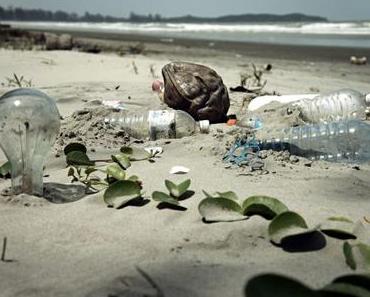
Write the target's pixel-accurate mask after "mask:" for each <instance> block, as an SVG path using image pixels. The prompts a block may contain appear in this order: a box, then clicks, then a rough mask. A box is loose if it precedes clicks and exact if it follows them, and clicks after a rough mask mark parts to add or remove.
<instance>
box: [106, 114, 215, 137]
mask: <svg viewBox="0 0 370 297" xmlns="http://www.w3.org/2000/svg"><path fill="white" fill-rule="evenodd" d="M105 123H106V124H109V125H112V126H114V127H118V128H120V129H122V130H125V131H126V132H127V133H128V134H129V135H131V136H132V137H135V138H139V139H143V138H150V140H156V139H159V138H182V137H185V136H190V135H193V134H195V133H196V132H198V131H199V132H201V133H208V131H209V121H208V120H204V121H199V122H196V121H195V120H194V119H193V117H192V116H191V115H189V114H188V113H186V112H184V111H181V110H150V111H144V112H140V111H138V112H135V111H121V112H118V113H114V114H111V115H110V116H109V117H106V118H105Z"/></svg>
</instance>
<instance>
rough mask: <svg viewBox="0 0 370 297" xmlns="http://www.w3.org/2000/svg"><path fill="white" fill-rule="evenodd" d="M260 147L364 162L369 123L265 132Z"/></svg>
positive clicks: (369, 154)
mask: <svg viewBox="0 0 370 297" xmlns="http://www.w3.org/2000/svg"><path fill="white" fill-rule="evenodd" d="M264 133H266V135H268V136H267V137H266V138H264V137H263V136H260V137H261V138H263V140H261V141H259V144H258V146H259V148H260V149H273V150H288V151H290V153H291V154H293V155H297V156H304V157H307V158H310V159H312V160H326V161H333V162H342V161H344V162H364V161H368V160H370V125H369V124H368V123H366V122H364V121H360V120H347V121H339V122H330V123H328V124H324V123H322V124H315V125H304V126H298V127H293V128H287V129H282V130H270V131H264Z"/></svg>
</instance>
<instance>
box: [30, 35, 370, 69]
mask: <svg viewBox="0 0 370 297" xmlns="http://www.w3.org/2000/svg"><path fill="white" fill-rule="evenodd" d="M26 30H29V31H33V32H48V33H57V34H70V35H71V36H73V37H74V38H89V39H96V40H100V41H107V42H108V41H114V42H117V41H119V42H139V43H145V44H146V43H149V44H153V45H161V46H166V47H175V46H182V47H184V48H196V49H211V50H216V51H219V52H228V53H233V54H241V55H247V56H249V57H256V58H257V57H258V58H269V59H277V60H294V61H311V62H332V63H336V62H348V61H349V59H350V57H351V56H358V57H362V56H366V57H370V48H350V47H333V46H311V45H284V44H270V43H253V42H235V41H219V40H213V39H207V40H206V39H189V38H172V37H168V36H148V35H143V34H125V33H107V32H92V31H83V30H81V31H76V30H65V29H48V30H42V31H40V29H26Z"/></svg>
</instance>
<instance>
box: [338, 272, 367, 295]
mask: <svg viewBox="0 0 370 297" xmlns="http://www.w3.org/2000/svg"><path fill="white" fill-rule="evenodd" d="M333 283H344V284H351V285H353V286H357V287H361V288H364V289H366V290H368V291H369V292H370V274H353V275H344V276H340V277H338V278H336V279H335V280H334V281H333Z"/></svg>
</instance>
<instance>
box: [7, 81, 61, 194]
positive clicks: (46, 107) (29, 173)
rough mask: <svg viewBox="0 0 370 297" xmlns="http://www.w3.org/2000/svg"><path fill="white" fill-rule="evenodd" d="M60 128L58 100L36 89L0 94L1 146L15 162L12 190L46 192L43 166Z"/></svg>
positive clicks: (11, 161) (14, 192)
mask: <svg viewBox="0 0 370 297" xmlns="http://www.w3.org/2000/svg"><path fill="white" fill-rule="evenodd" d="M59 129H60V115H59V111H58V108H57V106H56V103H55V101H54V100H53V99H51V98H50V97H48V96H47V95H45V94H44V93H42V92H40V91H37V90H34V89H23V88H21V89H16V90H14V91H10V92H8V93H6V94H4V95H3V96H2V97H0V147H1V148H2V150H3V151H4V154H5V155H6V157H7V158H8V161H9V162H10V165H11V168H12V169H11V175H12V193H13V194H20V193H27V194H31V195H37V196H42V195H43V180H42V178H43V167H44V162H45V160H46V157H47V155H48V154H47V153H48V151H49V150H50V148H51V146H52V145H53V144H54V142H55V140H56V137H57V135H58V133H59Z"/></svg>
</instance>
